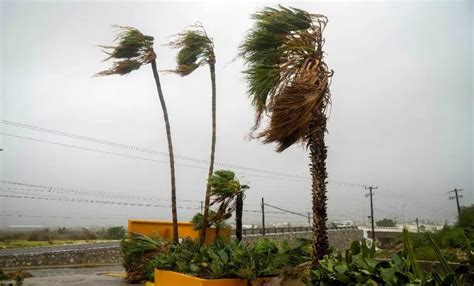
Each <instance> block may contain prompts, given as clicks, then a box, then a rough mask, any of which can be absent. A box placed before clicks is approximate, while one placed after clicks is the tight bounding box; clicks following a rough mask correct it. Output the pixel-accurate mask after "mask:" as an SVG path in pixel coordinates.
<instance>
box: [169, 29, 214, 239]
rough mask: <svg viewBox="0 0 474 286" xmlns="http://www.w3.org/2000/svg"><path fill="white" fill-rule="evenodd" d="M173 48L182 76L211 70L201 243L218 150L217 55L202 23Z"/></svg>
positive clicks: (188, 32)
mask: <svg viewBox="0 0 474 286" xmlns="http://www.w3.org/2000/svg"><path fill="white" fill-rule="evenodd" d="M170 45H171V46H172V47H173V48H176V49H179V51H178V54H177V56H176V62H177V68H176V70H175V72H176V73H178V74H179V75H181V76H187V75H189V74H191V73H192V72H193V71H195V70H196V69H197V68H198V67H200V66H203V65H209V69H210V72H211V89H212V138H211V159H210V163H209V172H208V182H207V186H206V197H205V200H204V214H203V218H202V219H203V223H202V228H201V235H200V239H201V243H204V241H205V239H206V231H207V225H208V224H207V222H208V220H209V203H210V192H211V186H210V183H209V178H210V177H211V176H212V173H213V172H214V157H215V150H216V67H215V66H216V56H215V54H214V43H213V41H212V39H210V38H209V36H208V35H207V33H206V30H205V29H204V27H203V26H202V25H201V24H199V23H198V24H196V25H194V26H192V27H191V28H190V29H188V30H185V31H184V32H182V33H181V34H178V38H177V40H176V41H174V42H172V43H171V44H170Z"/></svg>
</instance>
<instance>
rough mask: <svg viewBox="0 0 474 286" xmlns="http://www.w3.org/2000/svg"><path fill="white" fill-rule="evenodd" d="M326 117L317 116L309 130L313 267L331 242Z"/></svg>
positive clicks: (317, 263)
mask: <svg viewBox="0 0 474 286" xmlns="http://www.w3.org/2000/svg"><path fill="white" fill-rule="evenodd" d="M325 132H326V117H325V116H324V115H320V116H315V119H314V121H313V124H312V125H311V126H310V128H309V139H310V141H309V148H310V158H311V165H310V166H311V177H312V179H313V184H312V201H313V253H312V262H313V267H316V266H318V265H319V260H321V259H322V258H323V257H324V255H326V254H328V251H329V241H328V234H327V225H326V222H327V213H326V202H327V195H326V179H327V172H326V157H327V148H326V145H325V143H324V135H325Z"/></svg>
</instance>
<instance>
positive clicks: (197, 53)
mask: <svg viewBox="0 0 474 286" xmlns="http://www.w3.org/2000/svg"><path fill="white" fill-rule="evenodd" d="M169 45H170V46H171V47H172V48H175V49H178V50H179V51H178V54H177V55H176V63H177V67H176V70H174V72H176V73H177V74H179V75H181V76H187V75H189V74H190V73H192V72H193V71H194V70H196V69H197V68H198V67H200V66H202V65H205V64H214V63H215V61H216V59H215V55H214V43H213V42H212V39H210V38H209V37H208V35H207V33H206V30H204V27H203V26H202V25H201V24H199V23H198V24H196V25H194V26H191V27H190V28H189V29H188V30H186V31H184V32H182V33H180V34H178V35H177V39H176V40H175V41H173V42H171V43H170V44H169Z"/></svg>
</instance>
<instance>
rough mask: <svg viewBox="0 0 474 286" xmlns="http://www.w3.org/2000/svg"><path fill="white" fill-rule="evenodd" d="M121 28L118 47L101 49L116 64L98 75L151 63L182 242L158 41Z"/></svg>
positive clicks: (175, 219) (126, 71) (175, 218)
mask: <svg viewBox="0 0 474 286" xmlns="http://www.w3.org/2000/svg"><path fill="white" fill-rule="evenodd" d="M116 28H117V29H118V33H117V37H116V38H115V42H116V45H114V46H100V47H101V48H103V49H104V52H105V53H106V54H107V55H108V57H107V58H106V59H105V60H104V61H112V67H111V68H110V69H107V70H104V71H101V72H99V73H97V74H96V75H97V76H109V75H127V74H129V73H131V72H132V71H134V70H138V69H139V68H141V67H142V66H143V65H146V64H151V68H152V71H153V76H154V78H155V84H156V88H157V91H158V97H159V99H160V104H161V108H162V110H163V117H164V121H165V127H166V138H167V140H168V152H169V161H170V174H171V210H172V216H173V240H174V241H175V242H176V243H177V242H178V237H179V236H178V214H177V211H176V180H175V169H174V153H173V142H172V140H171V128H170V122H169V118H168V111H167V108H166V103H165V98H164V96H163V91H162V90H161V83H160V78H159V75H158V70H157V68H156V54H155V51H154V50H153V41H154V38H153V37H151V36H147V35H144V34H142V33H141V32H140V31H139V30H137V29H135V28H133V27H122V26H116Z"/></svg>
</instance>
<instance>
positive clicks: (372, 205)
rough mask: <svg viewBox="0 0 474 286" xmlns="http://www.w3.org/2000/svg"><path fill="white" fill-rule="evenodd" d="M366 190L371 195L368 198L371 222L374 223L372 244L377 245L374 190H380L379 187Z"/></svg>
mask: <svg viewBox="0 0 474 286" xmlns="http://www.w3.org/2000/svg"><path fill="white" fill-rule="evenodd" d="M365 189H366V190H369V193H368V194H367V195H365V196H366V197H367V196H370V220H371V223H372V243H375V226H374V200H373V196H374V190H376V189H378V187H374V186H370V187H367V186H366V187H365Z"/></svg>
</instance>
